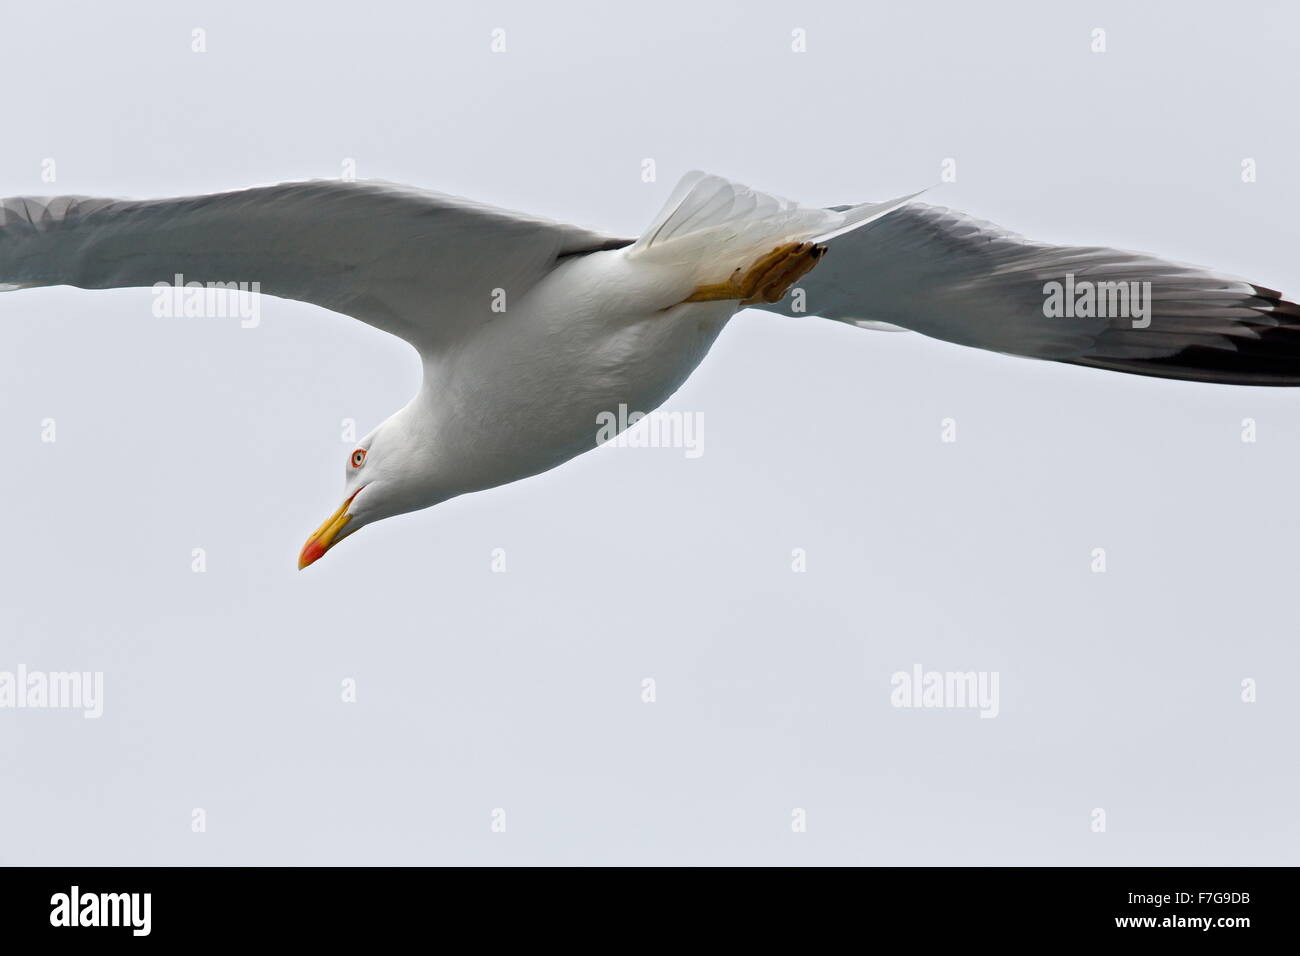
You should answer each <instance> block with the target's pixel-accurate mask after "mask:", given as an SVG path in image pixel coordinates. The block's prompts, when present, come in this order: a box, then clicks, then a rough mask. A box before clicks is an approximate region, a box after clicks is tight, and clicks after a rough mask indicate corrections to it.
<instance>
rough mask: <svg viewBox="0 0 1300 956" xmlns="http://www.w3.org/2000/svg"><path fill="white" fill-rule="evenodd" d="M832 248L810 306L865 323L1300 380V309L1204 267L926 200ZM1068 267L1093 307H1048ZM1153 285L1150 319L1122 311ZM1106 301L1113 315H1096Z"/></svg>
mask: <svg viewBox="0 0 1300 956" xmlns="http://www.w3.org/2000/svg"><path fill="white" fill-rule="evenodd" d="M837 208H848V207H837ZM828 245H829V246H830V249H829V251H828V252H827V254H826V256H825V257H824V258H823V260H822V262H821V263H820V264H819V265H818V267H817V268H816V269H815V270H814V271H813V272H812V273H810V274H809V275H808V276H806V277H804V278H803V279H802V280H800V282H799V287H800V288H802V289H803V290H804V293H805V297H806V298H805V300H804V302H803V304H804V305H805V306H806V308H805V310H804V313H803V314H811V315H820V316H825V317H827V318H831V319H836V320H839V321H842V322H848V323H851V324H855V325H861V326H864V327H873V325H874V326H875V327H879V324H881V323H885V324H886V325H892V326H899V327H902V328H905V329H911V330H913V331H916V332H921V333H923V334H925V335H929V336H932V337H934V338H937V339H943V340H944V341H947V342H955V343H957V344H958V345H970V346H974V347H975V348H981V349H989V350H992V351H995V352H1005V353H1009V354H1012V355H1023V356H1029V357H1032V358H1040V359H1050V360H1053V361H1057V362H1068V363H1072V364H1076V365H1087V366H1093V367H1096V368H1104V369H1110V370H1113V371H1119V372H1130V373H1134V374H1139V375H1155V376H1160V377H1164V378H1175V379H1189V380H1194V381H1202V382H1219V383H1224V384H1231V385H1300V307H1297V306H1296V304H1295V303H1293V302H1289V301H1287V300H1286V299H1284V298H1283V297H1282V295H1281V294H1280V293H1278V292H1275V291H1273V290H1271V289H1266V288H1264V287H1262V286H1258V285H1255V284H1253V283H1251V282H1246V281H1243V280H1241V279H1237V278H1233V277H1231V276H1225V275H1222V274H1220V273H1217V272H1214V271H1212V270H1209V269H1203V268H1200V267H1198V266H1191V265H1183V264H1180V263H1175V262H1168V261H1166V260H1163V259H1160V258H1157V257H1155V256H1150V255H1144V254H1142V253H1134V252H1123V251H1120V250H1118V249H1107V248H1103V247H1096V246H1057V245H1051V244H1049V243H1043V242H1034V241H1032V240H1028V239H1025V238H1023V237H1022V236H1018V235H1016V234H1015V233H1012V232H1008V231H1007V230H1005V229H1002V228H1000V227H998V226H995V225H993V224H992V223H988V222H982V221H980V220H977V219H973V218H971V217H970V216H967V215H965V214H963V213H960V212H956V211H954V210H951V209H944V208H941V207H937V206H929V205H926V204H924V203H912V204H911V205H908V206H904V207H902V208H900V209H897V210H894V211H893V212H890V213H889V214H888V215H886V216H885V217H883V218H882V219H879V220H877V221H875V222H872V223H868V224H867V225H865V226H863V227H861V228H860V229H858V230H856V231H854V232H850V233H847V234H845V235H843V236H840V237H838V238H836V239H832V240H830V242H829V243H828ZM1067 275H1068V276H1070V277H1072V278H1071V279H1070V280H1069V281H1070V286H1069V287H1071V288H1075V289H1076V290H1077V295H1076V296H1073V297H1071V298H1072V299H1074V300H1075V301H1077V302H1081V299H1079V297H1080V296H1083V295H1085V291H1084V290H1085V288H1086V287H1085V286H1084V285H1082V283H1085V282H1086V283H1090V284H1091V285H1092V288H1093V296H1094V302H1093V307H1092V311H1093V312H1094V314H1093V315H1091V316H1082V315H1078V314H1073V313H1075V312H1076V309H1074V308H1070V309H1069V312H1070V313H1071V314H1068V315H1065V314H1059V312H1058V311H1057V310H1056V309H1055V308H1054V307H1052V308H1050V309H1045V305H1047V304H1048V299H1049V297H1050V295H1051V293H1050V292H1049V290H1050V289H1051V288H1052V287H1051V286H1050V285H1049V284H1051V283H1058V284H1060V286H1061V287H1062V290H1061V291H1062V297H1064V294H1065V292H1066V288H1067V287H1066V283H1067V279H1066V277H1067ZM1146 282H1149V283H1150V286H1149V290H1150V296H1149V301H1147V300H1140V299H1139V300H1134V302H1141V301H1147V304H1148V305H1149V308H1148V314H1147V315H1146V316H1139V315H1138V314H1137V313H1136V310H1135V309H1134V302H1130V303H1129V306H1128V307H1127V308H1126V309H1125V308H1121V309H1118V310H1117V309H1115V308H1114V306H1115V305H1116V304H1117V302H1118V301H1119V296H1120V295H1121V293H1123V294H1124V296H1125V297H1126V296H1127V294H1128V293H1129V292H1131V291H1133V289H1134V288H1135V287H1134V286H1132V285H1131V284H1132V283H1138V286H1137V287H1136V289H1137V290H1138V293H1139V295H1141V294H1142V293H1143V292H1145V287H1143V286H1142V283H1146ZM1103 283H1123V284H1124V286H1125V288H1123V289H1121V288H1120V287H1119V286H1118V285H1114V286H1104V285H1102V284H1103ZM1103 297H1104V298H1105V299H1106V300H1107V311H1108V312H1109V313H1111V314H1109V315H1106V316H1100V315H1098V314H1097V311H1096V310H1097V302H1098V301H1099V300H1100V299H1101V298H1103ZM1057 302H1058V303H1060V302H1061V300H1059V299H1058V300H1057ZM793 305H794V302H793V301H792V300H791V298H790V297H789V296H787V297H786V299H785V300H783V301H782V302H779V303H776V304H774V305H770V306H759V308H767V309H770V310H772V311H776V312H783V313H785V314H787V315H791V314H794V313H793V312H792V306H793ZM1049 310H1050V311H1052V312H1053V313H1055V314H1051V315H1049V314H1048V312H1049ZM1116 312H1120V313H1123V314H1115V313H1116ZM1147 323H1149V324H1147Z"/></svg>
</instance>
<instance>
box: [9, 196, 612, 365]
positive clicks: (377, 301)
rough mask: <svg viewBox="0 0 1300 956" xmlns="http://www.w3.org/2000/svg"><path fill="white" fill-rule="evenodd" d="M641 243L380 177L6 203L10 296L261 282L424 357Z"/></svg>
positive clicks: (270, 290) (265, 287)
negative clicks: (545, 287)
mask: <svg viewBox="0 0 1300 956" xmlns="http://www.w3.org/2000/svg"><path fill="white" fill-rule="evenodd" d="M630 242H631V240H625V239H615V238H612V237H609V236H605V235H601V234H599V233H596V232H591V231H589V230H586V229H581V228H579V227H577V226H568V225H563V224H561V223H557V222H551V221H549V220H545V219H538V218H535V217H532V216H527V215H523V214H520V213H513V212H507V211H505V210H501V209H495V208H493V207H491V206H485V205H481V204H479V203H475V202H470V201H469V200H466V199H458V198H456V197H453V196H445V195H442V194H439V193H432V192H426V191H424V190H420V189H414V188H410V187H406V186H399V185H396V184H391V183H381V182H342V181H332V180H316V181H311V182H299V183H284V184H281V185H278V186H265V187H257V188H253V189H243V190H239V191H236V192H227V193H215V194H212V195H207V196H192V197H187V198H180V199H155V200H145V201H134V200H121V199H96V198H89V197H83V196H56V197H37V198H33V197H17V198H12V199H3V200H0V290H6V289H14V288H31V287H33V286H50V285H70V286H77V287H79V288H83V289H110V288H122V287H129V286H152V285H155V284H156V283H159V282H164V283H168V284H171V283H173V282H174V281H175V276H176V275H178V274H179V275H181V276H183V277H184V281H185V282H191V281H194V282H202V283H208V282H222V283H230V282H247V283H253V282H257V283H259V284H260V288H261V291H262V292H265V293H268V294H270V295H274V296H278V297H280V298H285V299H298V300H300V301H303V302H310V303H312V304H313V305H319V306H322V307H323V308H326V309H331V310H333V311H335V312H341V313H343V314H345V315H350V316H352V317H354V318H357V319H360V320H361V321H362V322H365V323H367V324H369V325H373V326H375V327H376V328H380V329H383V330H384V331H386V332H391V333H392V334H394V335H397V336H400V337H401V338H404V339H406V340H407V341H409V342H410V343H411V344H412V345H414V346H415V347H416V348H418V349H420V350H421V351H422V352H436V351H439V350H441V349H442V348H444V347H445V346H447V345H448V344H449V343H453V342H455V341H456V340H457V338H458V337H459V336H460V335H461V334H462V333H463V332H465V331H467V330H468V329H469V328H472V327H473V326H474V325H475V324H476V323H478V322H481V321H484V320H485V319H487V318H490V317H491V315H492V314H493V313H492V310H491V306H492V303H493V298H494V290H496V289H503V290H505V294H506V297H507V303H508V302H509V301H510V300H512V299H514V298H516V297H518V296H519V295H521V294H522V293H523V292H525V291H526V290H527V289H528V288H529V287H530V286H532V285H533V284H534V283H535V282H537V280H539V279H540V278H541V277H542V276H544V275H545V274H546V273H547V272H548V271H550V270H551V269H552V268H553V267H554V266H555V264H556V262H557V261H558V260H559V259H561V258H562V257H564V256H569V255H576V254H580V253H586V252H594V251H597V250H600V249H611V248H618V247H620V246H624V245H627V244H629V243H630Z"/></svg>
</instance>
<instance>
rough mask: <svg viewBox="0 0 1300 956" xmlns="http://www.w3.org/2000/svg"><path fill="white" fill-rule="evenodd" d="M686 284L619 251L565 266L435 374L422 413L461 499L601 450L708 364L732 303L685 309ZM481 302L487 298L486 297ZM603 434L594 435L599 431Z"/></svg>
mask: <svg viewBox="0 0 1300 956" xmlns="http://www.w3.org/2000/svg"><path fill="white" fill-rule="evenodd" d="M691 285H692V278H691V276H690V275H689V274H685V273H683V272H682V271H681V270H677V269H673V268H670V267H666V266H662V265H650V266H647V265H644V264H642V263H641V262H640V261H636V262H629V261H627V259H626V258H625V257H624V254H623V252H622V251H621V250H618V251H612V252H599V253H593V254H591V255H588V256H584V257H581V258H579V259H574V260H570V261H569V262H567V263H565V264H563V265H562V266H561V267H560V268H558V269H557V270H555V272H553V273H551V275H549V276H547V278H546V279H544V280H543V281H542V282H541V283H539V284H538V285H537V286H535V287H534V288H533V289H531V290H530V291H529V292H528V293H527V294H525V295H524V296H522V297H521V299H520V300H519V301H518V302H512V301H511V300H510V298H509V290H506V311H505V312H504V313H501V314H500V315H499V317H496V318H493V319H491V320H489V324H488V325H487V326H486V327H485V328H484V329H483V330H482V332H481V333H479V334H478V335H475V336H474V337H472V338H471V339H470V340H469V341H468V342H467V343H466V344H465V347H464V348H462V349H460V350H458V351H457V353H456V354H455V355H454V356H449V357H448V358H447V359H445V360H439V361H438V362H437V363H431V364H430V365H428V366H427V367H426V370H425V385H424V389H423V390H422V392H421V395H420V398H419V399H417V401H420V402H421V403H424V404H426V411H427V414H428V415H429V417H430V420H432V421H433V422H436V423H438V427H436V428H435V432H436V434H435V435H434V439H433V440H434V441H435V442H438V443H439V445H440V447H438V448H437V449H436V453H437V454H438V456H439V458H441V459H442V461H443V464H444V467H445V466H446V462H447V456H449V455H453V456H455V457H456V460H458V461H459V462H460V463H461V465H460V466H459V467H458V469H457V470H458V471H460V472H461V475H462V480H461V482H459V484H460V485H462V486H463V487H458V488H457V489H456V490H457V492H460V493H463V492H467V491H475V490H480V489H482V488H487V487H492V486H494V485H498V484H502V483H504V482H508V481H514V480H516V479H519V478H522V477H526V476H528V475H533V474H537V473H538V472H541V471H545V470H547V469H549V468H554V467H555V466H556V465H558V464H560V463H562V462H564V461H567V460H568V459H570V458H572V457H574V456H575V455H579V454H581V453H582V452H584V451H588V450H590V449H591V448H594V447H596V444H597V435H598V434H600V435H601V437H602V438H607V437H608V430H607V423H608V415H607V414H606V413H613V414H614V415H615V416H617V417H618V420H619V421H625V420H626V415H619V414H618V413H619V409H620V406H622V407H623V408H624V409H625V411H626V413H631V412H649V411H652V410H653V409H655V408H657V407H658V406H659V405H661V404H662V403H663V402H664V401H665V400H666V399H667V398H668V397H669V396H670V395H672V393H673V392H675V391H676V390H677V389H678V388H679V387H680V386H681V384H682V383H683V382H684V381H685V380H686V378H687V376H689V375H690V373H691V372H692V371H694V369H695V367H696V366H697V365H699V363H700V362H701V361H702V360H703V358H704V356H705V355H706V354H707V353H708V350H709V347H710V346H711V345H712V344H713V342H714V340H715V339H716V338H717V336H718V333H720V332H721V331H722V328H723V326H724V325H726V322H727V320H728V319H730V318H731V316H732V315H734V314H735V312H736V310H737V308H738V304H737V303H736V302H730V301H729V302H702V303H690V304H687V305H677V306H672V307H671V308H668V309H667V310H666V311H664V308H665V306H669V305H671V304H672V303H675V302H680V301H681V300H682V299H683V298H685V297H686V296H687V295H689V294H690V292H691ZM485 294H487V293H486V292H485ZM603 424H604V425H606V430H605V431H604V432H602V431H601V428H602V425H603Z"/></svg>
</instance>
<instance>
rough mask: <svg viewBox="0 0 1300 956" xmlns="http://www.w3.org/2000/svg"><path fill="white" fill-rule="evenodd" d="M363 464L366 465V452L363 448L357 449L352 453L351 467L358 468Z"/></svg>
mask: <svg viewBox="0 0 1300 956" xmlns="http://www.w3.org/2000/svg"><path fill="white" fill-rule="evenodd" d="M365 463H366V450H365V449H364V448H358V449H357V450H356V451H354V452H353V453H352V467H353V468H360V467H361V466H362V465H364V464H365Z"/></svg>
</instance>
